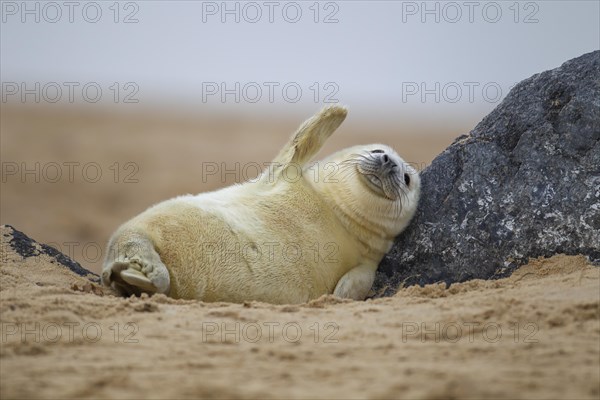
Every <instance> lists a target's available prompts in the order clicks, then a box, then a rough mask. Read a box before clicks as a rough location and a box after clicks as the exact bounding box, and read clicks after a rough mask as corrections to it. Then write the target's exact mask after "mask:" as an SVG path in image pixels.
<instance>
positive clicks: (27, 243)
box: [3, 225, 100, 282]
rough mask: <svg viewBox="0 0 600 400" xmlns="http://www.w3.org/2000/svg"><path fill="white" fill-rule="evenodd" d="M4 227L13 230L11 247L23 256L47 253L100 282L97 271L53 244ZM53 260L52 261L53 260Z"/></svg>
mask: <svg viewBox="0 0 600 400" xmlns="http://www.w3.org/2000/svg"><path fill="white" fill-rule="evenodd" d="M3 227H4V228H8V229H10V230H11V234H10V236H12V237H11V239H10V241H9V242H8V243H9V245H10V247H11V248H12V249H13V251H15V252H16V253H17V254H19V255H20V256H21V257H23V258H29V257H35V256H40V255H42V254H45V255H47V256H49V257H52V258H53V259H54V260H55V261H56V262H57V263H58V264H60V265H62V266H64V267H67V268H69V269H70V270H71V271H72V272H74V273H76V274H77V275H79V276H83V277H86V278H88V279H89V280H91V281H92V282H99V281H100V277H99V276H98V275H96V274H95V273H93V272H91V271H88V270H87V269H85V268H83V267H82V266H81V265H80V264H79V263H78V262H76V261H73V260H72V259H71V258H70V257H69V256H66V255H65V254H63V253H61V252H60V251H58V250H56V249H55V248H54V247H52V246H48V245H47V244H42V243H38V242H36V241H35V240H33V239H31V238H30V237H29V236H27V235H26V234H24V233H23V232H21V231H18V230H16V229H15V228H13V227H12V226H10V225H3ZM54 260H52V261H51V262H53V261H54Z"/></svg>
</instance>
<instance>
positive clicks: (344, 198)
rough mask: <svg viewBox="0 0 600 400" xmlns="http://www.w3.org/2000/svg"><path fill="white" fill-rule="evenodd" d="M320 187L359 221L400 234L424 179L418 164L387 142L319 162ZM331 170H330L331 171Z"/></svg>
mask: <svg viewBox="0 0 600 400" xmlns="http://www.w3.org/2000/svg"><path fill="white" fill-rule="evenodd" d="M315 166H317V167H318V168H319V170H323V171H322V172H320V173H319V174H318V175H317V176H319V178H320V180H321V182H316V186H317V188H318V189H319V190H322V191H324V192H326V193H327V194H328V198H332V199H334V200H335V205H336V208H338V209H339V210H340V211H342V213H343V214H345V215H347V216H348V217H349V218H351V219H353V220H355V222H357V223H359V224H361V225H366V226H369V225H370V226H371V227H373V228H375V229H377V230H378V231H382V233H384V234H385V235H388V236H396V235H398V234H399V233H400V232H401V231H402V230H404V228H405V227H406V226H407V225H408V223H409V222H410V220H411V219H412V217H413V216H414V214H415V212H416V210H417V204H418V201H419V197H420V194H421V180H420V178H419V174H418V172H417V171H416V169H415V168H413V167H412V166H411V165H410V164H409V163H407V162H406V161H404V160H403V159H402V157H400V155H398V153H396V151H394V149H392V148H391V147H389V146H387V145H384V144H369V145H362V146H354V147H350V148H347V149H344V150H341V151H339V152H337V153H334V154H332V155H331V156H329V157H327V158H326V159H324V160H322V161H319V162H317V163H316V164H315V165H314V166H313V168H314V167H315ZM327 171H329V172H327Z"/></svg>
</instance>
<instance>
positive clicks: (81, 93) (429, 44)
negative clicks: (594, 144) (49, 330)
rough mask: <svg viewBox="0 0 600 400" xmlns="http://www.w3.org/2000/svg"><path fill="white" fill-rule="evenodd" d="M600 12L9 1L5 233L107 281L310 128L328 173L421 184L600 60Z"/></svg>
mask: <svg viewBox="0 0 600 400" xmlns="http://www.w3.org/2000/svg"><path fill="white" fill-rule="evenodd" d="M599 4H600V3H599V2H598V1H497V2H487V1H484V2H477V1H473V2H434V1H430V2H422V1H418V2H411V1H323V2H316V1H296V2H287V1H283V2H279V1H268V2H262V1H259V2H221V1H219V2H203V1H123V2H116V1H97V2H87V1H82V2H80V1H74V2H45V1H25V2H23V1H2V2H1V11H2V20H1V31H0V59H1V62H0V63H1V65H0V74H1V81H2V103H1V115H0V117H1V118H0V119H1V122H0V129H1V131H0V147H1V150H0V157H1V163H2V182H1V185H2V190H1V191H0V222H1V223H2V224H11V225H13V226H15V228H17V229H19V230H22V231H24V232H25V233H27V234H28V235H30V236H31V237H33V238H34V239H36V240H38V241H41V242H45V243H49V244H51V245H53V246H55V247H57V248H59V249H60V250H61V251H63V252H64V253H66V254H68V255H70V256H71V257H73V258H74V259H75V260H77V261H79V262H80V263H81V264H82V265H84V266H85V267H87V268H90V269H92V270H93V271H96V272H97V271H99V269H100V266H101V262H102V258H103V257H104V246H105V244H106V241H107V240H108V238H109V236H110V234H111V233H112V232H113V231H114V230H115V229H116V228H117V227H118V225H119V224H120V223H122V222H124V221H125V220H127V219H129V218H131V217H132V216H134V215H135V214H137V213H139V212H141V211H143V210H144V209H145V208H147V207H148V206H150V205H152V204H154V203H156V202H159V201H161V200H164V199H167V198H169V197H172V196H175V195H179V194H185V193H198V192H202V191H206V190H214V189H217V188H220V187H223V186H226V185H229V184H231V183H233V182H243V181H245V180H247V179H250V178H252V177H254V176H255V175H256V174H257V173H258V172H260V168H261V166H263V163H264V162H267V161H269V160H270V159H271V158H272V157H273V156H274V155H275V154H276V153H277V151H278V149H279V148H280V147H281V146H282V145H283V144H284V143H285V142H286V140H287V139H288V137H289V135H290V134H291V133H292V132H293V131H294V130H295V129H296V127H297V126H298V125H299V124H300V123H301V122H302V121H303V120H304V119H306V118H307V117H309V116H310V115H312V114H313V113H314V112H316V111H317V110H318V109H320V108H321V107H322V106H323V105H324V104H330V103H341V104H344V105H346V106H348V108H349V116H348V118H347V120H346V122H345V123H344V124H343V125H342V127H341V128H340V129H339V130H338V131H337V132H336V134H335V135H334V136H333V137H332V138H331V140H330V141H329V142H328V143H327V145H326V147H325V148H324V149H323V151H322V152H321V155H325V154H327V153H330V152H332V151H334V150H336V149H339V148H341V147H344V146H349V145H355V144H360V143H372V142H384V143H386V144H389V145H391V146H392V147H394V148H395V149H396V150H397V151H398V152H399V153H400V154H401V155H402V156H403V157H404V158H405V159H406V160H408V161H410V162H412V163H414V164H416V165H417V166H418V168H420V169H422V168H425V167H426V166H427V165H428V164H429V163H430V162H431V161H432V159H433V158H434V157H435V156H436V155H437V154H439V153H440V152H441V151H442V150H443V149H444V148H445V147H446V146H448V145H449V144H450V143H451V142H452V140H453V139H454V138H455V137H457V136H459V135H461V134H464V133H468V132H469V131H470V130H471V129H472V128H473V127H474V126H475V125H476V124H477V123H478V122H479V121H480V120H481V119H482V118H483V117H484V116H485V115H486V114H487V113H489V112H490V111H491V110H492V109H493V108H494V107H495V106H496V105H498V103H499V102H500V101H501V100H502V99H503V98H504V97H505V96H506V94H507V93H508V91H509V90H510V88H511V87H512V86H513V85H514V84H516V83H517V82H519V81H521V80H523V79H525V78H528V77H530V76H531V75H533V74H535V73H538V72H541V71H544V70H547V69H551V68H555V67H557V66H559V65H560V64H562V63H563V62H564V61H566V60H568V59H571V58H574V57H577V56H579V55H581V54H584V53H587V52H590V51H593V50H597V49H598V48H599V47H600V6H599Z"/></svg>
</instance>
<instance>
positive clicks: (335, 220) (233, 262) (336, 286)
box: [102, 106, 420, 303]
mask: <svg viewBox="0 0 600 400" xmlns="http://www.w3.org/2000/svg"><path fill="white" fill-rule="evenodd" d="M345 116H346V110H345V109H344V108H342V107H338V106H334V107H329V108H325V109H324V110H322V111H321V112H320V113H319V114H317V115H315V116H314V117H312V118H311V119H309V120H308V121H306V122H305V123H304V124H303V125H302V126H301V127H300V128H299V130H298V131H297V132H296V133H295V134H294V135H293V136H292V139H291V140H290V142H289V143H288V144H287V145H286V146H285V147H284V148H283V149H282V151H281V152H280V154H279V155H278V156H277V158H276V159H275V160H274V162H275V166H274V167H273V168H272V169H270V170H269V171H266V172H265V173H264V174H263V176H262V177H261V178H260V179H259V180H257V181H256V182H247V183H244V184H241V185H234V186H231V187H227V188H224V189H222V190H218V191H215V192H210V193H202V194H199V195H195V196H193V195H187V196H180V197H177V198H174V199H171V200H167V201H165V202H163V203H160V204H158V205H155V206H153V207H150V208H149V209H148V210H146V211H145V212H143V213H142V214H140V215H138V216H137V217H135V218H133V219H132V220H130V221H128V222H127V223H125V224H124V225H123V226H121V227H120V228H119V229H118V230H117V232H115V234H114V235H113V237H112V238H111V240H110V242H109V251H108V256H107V259H106V261H105V265H104V270H103V273H102V281H103V282H104V284H106V285H113V286H114V287H116V288H117V289H119V290H120V291H122V292H124V293H125V294H130V293H139V292H144V291H146V292H162V293H167V294H168V295H169V296H172V297H175V298H189V299H199V300H203V301H230V302H243V301H248V300H257V301H265V302H270V303H301V302H306V301H308V300H311V299H314V298H317V297H319V296H321V295H323V294H326V293H335V294H336V295H338V296H341V297H349V298H354V299H364V298H365V296H366V295H367V293H368V291H369V289H370V287H371V285H372V283H373V279H374V275H375V270H376V269H377V265H378V263H379V262H380V261H381V258H382V257H383V255H384V254H385V253H386V252H387V251H389V249H390V247H391V245H392V243H393V239H394V237H395V236H396V235H398V234H399V233H400V232H401V231H402V230H403V229H404V228H405V227H406V226H407V225H408V223H409V221H410V219H411V218H412V216H413V214H414V212H415V210H416V206H417V202H418V198H419V191H420V182H419V178H418V174H417V173H416V171H414V169H412V168H411V167H409V166H408V165H406V164H405V163H404V161H403V160H402V159H401V158H400V156H398V154H396V152H395V151H394V150H392V149H391V148H389V147H388V146H385V145H381V144H375V145H367V146H355V147H352V148H349V149H345V150H342V151H340V152H338V153H335V154H333V155H332V156H330V157H328V158H327V159H325V160H323V161H322V162H319V163H317V164H315V165H313V166H312V167H307V165H306V164H307V162H308V161H309V160H310V159H311V158H312V157H313V156H314V155H315V154H316V153H317V152H318V150H319V149H320V148H321V146H322V144H323V143H324V142H325V140H326V139H327V137H329V136H330V135H331V133H333V131H335V129H337V127H338V126H339V125H340V124H341V123H342V121H343V120H344V118H345ZM372 149H382V150H384V151H385V153H386V154H387V155H388V156H389V157H390V158H391V159H392V160H393V161H394V162H395V163H396V164H397V165H398V167H397V168H398V169H399V173H404V172H406V173H409V174H411V187H410V188H407V190H406V193H405V194H404V195H402V196H400V197H399V198H398V199H396V200H394V201H392V200H390V199H388V198H385V197H382V196H381V195H378V194H376V193H374V192H373V191H372V190H370V188H369V186H368V185H366V184H365V182H364V180H363V178H362V177H361V176H360V175H361V174H360V173H358V171H357V170H356V169H355V168H353V167H352V165H346V164H345V163H343V161H344V160H348V159H350V158H352V157H354V156H355V155H356V154H359V153H361V152H362V153H366V152H369V151H370V150H372ZM327 163H329V164H330V165H339V168H338V171H337V172H336V171H333V172H334V173H333V174H332V173H331V172H332V169H331V168H329V169H326V168H325V167H324V166H325V164H327ZM333 168H334V169H335V167H333ZM300 170H302V171H303V173H302V176H301V177H298V178H297V179H296V178H293V179H292V178H290V177H294V176H295V173H296V172H297V171H300ZM292 172H293V173H292Z"/></svg>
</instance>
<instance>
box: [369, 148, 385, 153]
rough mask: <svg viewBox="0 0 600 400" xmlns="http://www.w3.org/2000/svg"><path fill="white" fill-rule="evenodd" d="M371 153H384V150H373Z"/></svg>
mask: <svg viewBox="0 0 600 400" xmlns="http://www.w3.org/2000/svg"><path fill="white" fill-rule="evenodd" d="M371 153H383V150H381V149H375V150H371Z"/></svg>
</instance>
